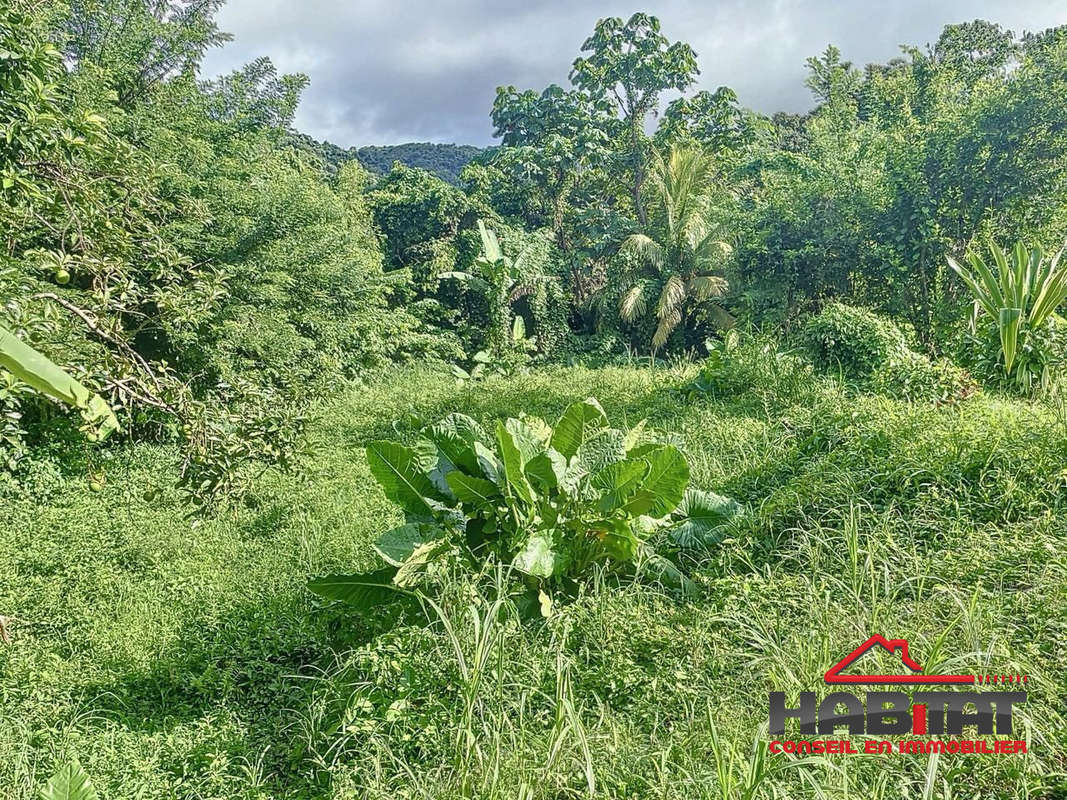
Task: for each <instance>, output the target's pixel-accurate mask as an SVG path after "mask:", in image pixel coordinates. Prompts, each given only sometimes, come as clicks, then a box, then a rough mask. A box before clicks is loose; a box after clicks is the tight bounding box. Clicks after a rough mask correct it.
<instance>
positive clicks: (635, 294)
mask: <svg viewBox="0 0 1067 800" xmlns="http://www.w3.org/2000/svg"><path fill="white" fill-rule="evenodd" d="M647 309H648V303H647V302H646V300H645V284H644V283H637V284H634V285H633V286H631V287H630V288H629V289H627V290H626V293H625V294H624V295H623V296H622V298H621V299H620V300H619V316H620V317H621V318H622V321H623V322H626V323H630V322H633V321H634V320H635V319H639V318H640V317H643V316H644V315H645V311H646V310H647Z"/></svg>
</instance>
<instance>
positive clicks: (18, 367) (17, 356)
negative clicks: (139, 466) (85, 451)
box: [0, 325, 119, 439]
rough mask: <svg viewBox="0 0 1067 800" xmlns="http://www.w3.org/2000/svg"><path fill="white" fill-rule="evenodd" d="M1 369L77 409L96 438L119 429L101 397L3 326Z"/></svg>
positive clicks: (0, 330)
mask: <svg viewBox="0 0 1067 800" xmlns="http://www.w3.org/2000/svg"><path fill="white" fill-rule="evenodd" d="M0 367H2V368H3V369H6V370H8V371H9V372H10V373H11V374H12V375H14V376H15V377H16V378H18V379H19V380H20V381H22V382H23V383H25V384H27V385H28V386H31V387H33V388H34V389H36V390H37V391H39V392H41V393H42V394H45V395H47V396H48V397H51V398H52V399H53V400H58V401H59V402H61V403H66V404H67V405H71V406H74V407H75V408H77V409H78V410H79V411H80V412H81V414H82V417H83V418H84V419H85V421H86V422H87V423H88V424H89V425H91V426H93V427H94V428H95V434H96V436H97V437H98V438H99V439H104V438H106V437H107V436H109V435H110V434H112V433H114V432H115V431H117V430H118V429H119V422H118V420H117V419H116V418H115V412H114V411H112V410H111V407H110V406H109V405H108V404H107V402H106V401H105V400H104V398H102V397H101V396H100V395H98V394H94V393H93V392H90V391H89V390H88V389H86V388H85V387H84V386H82V384H80V383H79V382H78V381H77V380H75V379H74V378H73V377H72V376H71V375H70V374H69V373H67V372H66V371H65V370H64V369H63V368H62V367H59V366H57V365H56V364H54V363H53V362H52V361H50V360H49V359H48V358H47V357H46V356H44V355H42V354H41V353H39V352H38V351H37V350H35V349H33V348H32V347H30V346H29V345H28V344H26V343H25V342H22V341H21V340H20V339H19V338H18V337H16V336H15V334H13V333H11V331H9V330H7V328H4V327H3V326H2V325H0Z"/></svg>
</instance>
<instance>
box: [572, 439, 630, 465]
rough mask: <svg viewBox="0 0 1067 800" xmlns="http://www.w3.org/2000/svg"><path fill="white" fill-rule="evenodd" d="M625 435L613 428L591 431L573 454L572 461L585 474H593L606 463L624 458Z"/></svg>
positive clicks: (612, 462)
mask: <svg viewBox="0 0 1067 800" xmlns="http://www.w3.org/2000/svg"><path fill="white" fill-rule="evenodd" d="M625 439H626V435H625V434H624V433H623V432H622V431H620V430H616V429H615V428H603V429H601V430H599V431H595V432H593V433H592V434H591V435H590V436H589V438H587V439H586V440H585V441H584V442H582V445H581V447H579V448H578V452H577V453H575V454H574V462H575V464H577V465H578V466H579V468H580V469H581V470H582V471H584V472H585V474H587V475H594V474H596V473H597V472H599V471H600V470H602V469H604V467H606V466H607V465H608V464H614V463H615V462H617V461H622V460H623V459H624V458H626V445H625Z"/></svg>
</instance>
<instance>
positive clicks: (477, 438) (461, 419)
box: [425, 414, 489, 473]
mask: <svg viewBox="0 0 1067 800" xmlns="http://www.w3.org/2000/svg"><path fill="white" fill-rule="evenodd" d="M425 435H426V436H427V437H428V438H429V439H430V441H432V442H433V443H434V444H436V445H437V447H438V448H439V449H440V450H441V452H442V453H444V454H445V455H446V456H447V457H448V459H449V461H451V462H452V463H453V464H455V465H456V466H457V467H459V468H461V469H463V470H464V471H466V472H468V473H476V472H480V468H479V466H478V455H477V453H475V452H474V443H475V442H483V443H485V442H488V441H489V439H488V436H487V435H486V433H485V431H484V430H483V429H482V426H481V425H479V424H478V423H477V422H475V421H474V420H473V419H471V418H470V417H468V416H467V415H466V414H449V415H448V416H447V417H445V418H444V419H442V420H441V421H440V422H437V423H435V424H433V425H431V426H430V427H429V429H428V430H426V432H425Z"/></svg>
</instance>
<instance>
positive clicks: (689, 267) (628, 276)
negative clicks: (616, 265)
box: [619, 145, 732, 352]
mask: <svg viewBox="0 0 1067 800" xmlns="http://www.w3.org/2000/svg"><path fill="white" fill-rule="evenodd" d="M649 185H650V187H651V191H650V192H649V193H650V195H651V203H650V204H649V206H650V208H651V216H650V220H649V222H650V224H649V233H647V234H645V233H635V234H631V235H630V236H628V237H627V238H626V239H625V240H624V241H623V243H622V246H621V247H620V254H621V255H623V256H632V257H633V259H634V260H635V261H636V262H637V269H631V270H629V271H627V272H626V273H625V278H624V282H623V285H624V286H626V288H625V290H624V292H623V294H622V297H621V298H620V299H619V316H620V317H621V318H622V320H623V322H626V323H631V322H634V321H635V320H638V319H640V318H642V317H644V316H645V314H646V313H648V312H649V311H651V310H654V312H655V317H656V329H655V332H654V333H653V334H652V341H651V345H652V351H653V352H656V351H657V350H659V349H661V348H662V347H663V346H664V345H665V344H666V343H667V340H668V339H669V338H670V336H671V334H672V333H673V332H674V331H675V329H677V328H679V327H680V328H681V329H682V330H683V331H685V329H686V327H687V326H686V323H687V322H688V320H689V318H690V317H691V316H692V314H693V313H694V312H695V311H699V310H704V311H705V312H706V313H711V314H712V316H713V318H714V319H715V320H716V321H717V322H718V323H719V325H720V326H722V327H729V326H730V325H731V324H732V319H731V317H730V315H729V314H727V313H726V312H725V311H724V310H723V309H722V308H721V307H720V306H717V305H715V304H713V303H710V302H709V301H710V300H711V299H712V298H717V297H721V296H722V295H723V294H725V293H726V288H727V283H726V280H725V279H724V278H723V277H721V276H720V275H718V274H716V273H715V272H713V270H718V269H720V268H721V266H722V265H723V262H724V261H725V259H726V256H727V255H728V254H729V253H730V252H731V251H732V248H731V247H730V245H729V244H728V243H727V242H725V241H723V232H722V230H721V227H720V226H719V224H718V222H719V220H718V219H717V218H716V209H715V207H714V202H715V201H716V200H717V199H718V196H717V193H716V187H715V185H714V175H713V168H712V162H711V159H710V158H709V157H708V156H707V155H706V154H705V153H704V152H703V151H701V150H700V149H699V148H697V147H694V146H691V145H689V146H686V145H675V146H674V147H672V148H671V151H670V153H669V154H668V155H667V156H666V157H664V156H662V155H660V154H659V153H657V154H656V155H655V161H654V162H653V168H652V172H651V175H650V180H649Z"/></svg>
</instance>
